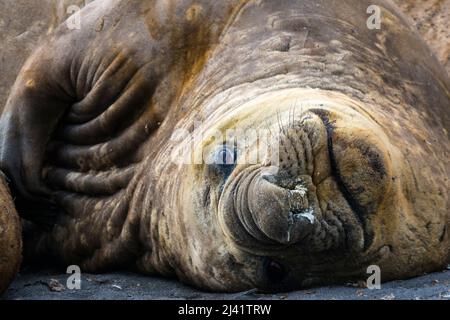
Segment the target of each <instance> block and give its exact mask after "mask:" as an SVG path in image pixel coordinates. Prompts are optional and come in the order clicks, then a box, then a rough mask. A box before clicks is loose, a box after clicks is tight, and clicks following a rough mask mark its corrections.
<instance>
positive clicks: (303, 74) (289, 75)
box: [0, 0, 450, 291]
mask: <svg viewBox="0 0 450 320" xmlns="http://www.w3.org/2000/svg"><path fill="white" fill-rule="evenodd" d="M372 4H377V5H380V6H381V7H383V11H382V14H383V24H382V28H381V30H369V29H368V28H367V27H366V20H367V17H368V15H367V14H366V9H367V7H368V6H369V5H372ZM449 88H450V82H449V79H448V76H447V74H445V72H444V71H443V69H442V67H441V66H440V65H439V63H438V62H437V60H436V58H435V57H434V56H433V55H432V54H431V53H430V51H429V49H428V48H427V47H426V45H425V44H424V42H423V41H422V40H421V39H420V38H419V36H418V34H417V33H415V32H414V31H412V30H411V28H410V27H409V26H408V25H407V23H406V20H405V19H404V17H403V16H402V15H401V14H400V13H398V11H397V10H396V9H395V8H394V7H393V6H392V5H391V3H390V2H387V1H383V0H378V1H374V0H370V1H368V0H367V1H365V0H364V1H361V0H349V1H345V2H341V1H339V2H337V1H331V0H322V1H312V0H311V1H309V0H304V1H288V0H284V1H270V0H260V1H232V0H229V1H217V2H216V1H206V0H204V1H196V2H195V3H194V2H192V1H190V0H185V1H175V0H174V1H163V0H160V1H140V2H133V1H123V0H121V1H119V0H115V1H114V0H104V1H96V2H94V3H92V4H90V5H88V6H87V7H86V8H85V9H83V11H82V29H81V30H68V29H67V27H66V26H65V25H62V26H61V27H60V29H59V30H58V31H57V32H56V33H54V35H53V36H51V37H50V38H49V39H48V42H47V43H45V44H44V45H43V46H42V47H41V48H40V49H39V50H37V51H36V53H35V54H34V55H33V56H32V57H30V59H29V60H28V62H27V63H26V64H25V66H24V67H23V69H22V71H21V73H20V75H19V77H18V79H17V81H16V84H15V86H14V87H13V89H12V94H11V96H10V98H9V100H8V103H7V105H6V107H5V110H4V113H3V114H2V117H1V121H0V130H1V144H0V145H1V150H0V151H1V157H0V168H1V169H2V171H3V172H4V173H5V174H6V175H7V176H8V178H9V179H10V180H11V187H12V189H13V195H14V197H15V199H16V207H17V210H18V212H19V214H20V215H21V216H22V217H24V218H26V219H29V220H31V221H33V222H35V223H36V225H37V227H36V228H35V230H34V231H33V232H30V233H26V234H25V244H24V246H25V254H26V256H27V257H28V258H29V259H33V257H38V258H39V259H43V257H44V256H48V257H52V258H56V259H58V260H59V261H62V262H63V263H66V264H78V265H80V266H81V268H82V270H83V271H85V272H88V271H90V272H100V271H104V270H108V269H111V268H131V269H137V270H139V271H141V272H143V273H148V274H155V273H157V274H162V275H167V276H172V275H177V276H178V277H179V278H180V279H181V280H182V281H184V282H187V283H189V284H192V285H195V286H197V287H200V288H203V289H208V290H215V291H238V290H245V289H250V288H254V287H257V288H260V289H264V290H291V289H297V288H301V287H304V286H310V285H317V284H324V283H342V282H346V281H350V280H359V279H365V278H366V277H367V274H366V270H367V267H368V266H369V265H373V264H376V265H378V266H380V268H381V271H382V279H383V280H384V281H386V280H390V279H396V278H406V277H411V276H415V275H419V274H421V273H424V272H430V271H433V270H439V269H442V268H444V266H445V265H446V264H447V263H448V261H449V251H450V250H449V249H450V237H449V235H448V230H447V229H448V226H449V224H450V221H449V220H450V216H449V210H448V206H449V198H448V172H449V162H448V153H449V136H448V131H447V130H448V128H449V116H450V114H449V106H450V95H449ZM198 122H201V123H202V125H201V126H198V125H197V123H198ZM234 128H244V129H246V130H247V129H251V130H256V131H258V130H267V131H269V132H270V133H271V135H272V136H273V138H274V139H275V140H276V141H278V142H279V148H278V153H277V154H276V157H273V155H272V154H266V155H265V156H264V157H262V158H261V159H260V161H257V162H255V163H247V162H244V161H239V160H240V159H242V157H246V156H251V155H254V154H256V153H257V150H256V146H257V145H258V144H257V143H250V144H248V145H247V147H246V148H244V150H243V151H241V150H237V147H236V146H235V145H234V144H231V145H230V144H224V143H225V141H223V140H222V139H221V138H218V137H217V135H216V134H215V133H217V132H221V133H225V132H226V131H227V130H229V129H234ZM180 132H185V133H189V135H187V134H184V135H179V134H178V135H177V138H176V139H175V138H174V133H180ZM238 151H239V152H238ZM195 154H197V155H198V154H203V155H204V159H203V161H200V162H198V161H196V160H197V159H196V157H195ZM230 154H231V155H232V156H231V158H232V161H231V162H229V163H227V164H220V163H218V162H217V161H206V160H207V159H217V158H219V159H221V158H223V157H224V158H227V159H228V155H230ZM174 155H177V156H175V157H174ZM224 155H225V156H224ZM179 159H183V161H184V160H186V159H188V160H189V159H191V160H194V161H191V162H192V164H185V163H179V162H177V161H176V160H179ZM172 160H175V161H172ZM227 161H228V160H227Z"/></svg>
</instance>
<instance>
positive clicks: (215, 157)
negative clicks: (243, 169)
mask: <svg viewBox="0 0 450 320" xmlns="http://www.w3.org/2000/svg"><path fill="white" fill-rule="evenodd" d="M236 150H237V149H236V147H229V146H227V145H225V144H224V145H221V146H220V147H218V148H217V149H216V150H215V151H214V153H212V157H211V158H210V159H211V160H212V161H211V162H210V163H209V165H210V168H211V169H212V170H213V172H214V173H216V174H219V175H220V176H221V178H226V177H228V176H229V175H230V174H231V172H232V171H233V169H234V167H235V166H236V163H237V160H236V159H237V151H236Z"/></svg>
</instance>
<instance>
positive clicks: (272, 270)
mask: <svg viewBox="0 0 450 320" xmlns="http://www.w3.org/2000/svg"><path fill="white" fill-rule="evenodd" d="M264 272H265V274H266V276H267V278H268V279H269V281H271V282H273V283H276V282H280V281H282V280H283V279H284V278H285V277H286V270H285V269H284V267H283V266H282V265H281V264H280V263H279V262H276V261H274V260H272V259H267V260H266V261H265V265H264Z"/></svg>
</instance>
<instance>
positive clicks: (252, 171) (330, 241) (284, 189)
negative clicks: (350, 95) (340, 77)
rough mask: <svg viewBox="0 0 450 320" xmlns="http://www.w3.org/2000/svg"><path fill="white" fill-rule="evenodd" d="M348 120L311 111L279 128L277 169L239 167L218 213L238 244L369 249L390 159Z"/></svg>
mask: <svg viewBox="0 0 450 320" xmlns="http://www.w3.org/2000/svg"><path fill="white" fill-rule="evenodd" d="M342 123H343V120H341V119H339V117H338V115H334V114H333V113H331V112H330V111H326V110H322V109H315V110H309V111H308V112H307V114H305V115H304V116H303V117H302V119H301V120H299V121H298V122H296V123H294V124H291V126H289V127H288V128H283V129H282V130H281V133H280V137H281V138H280V152H279V163H278V164H277V166H273V165H255V166H247V167H242V168H239V166H238V167H237V168H236V170H235V172H233V174H232V175H230V177H229V179H228V182H227V183H226V184H225V186H224V189H223V192H222V195H221V200H220V203H219V212H220V214H219V217H220V219H221V220H222V223H221V224H222V227H223V229H224V231H225V233H226V234H227V235H228V236H230V237H231V238H232V239H233V241H234V242H235V243H236V245H237V246H239V247H240V248H243V249H244V250H247V251H251V252H252V253H255V252H256V253H257V254H267V252H272V253H273V252H280V250H281V251H283V250H289V249H290V248H292V247H296V248H297V249H298V248H301V249H302V250H304V251H306V252H315V253H317V252H324V251H327V250H330V249H336V248H337V247H344V248H347V249H348V248H350V249H351V250H364V249H367V248H368V247H370V245H371V244H372V241H373V235H372V230H371V226H370V223H369V220H370V219H369V216H370V215H371V214H373V213H375V212H376V211H377V208H378V205H379V203H380V202H381V200H382V195H383V194H384V193H385V192H386V190H387V186H386V181H387V180H388V179H387V171H388V170H387V165H386V159H385V158H386V157H385V156H384V155H383V152H382V151H381V150H380V147H379V143H374V142H373V141H374V138H373V137H374V136H375V135H374V134H373V133H371V132H370V130H369V129H367V130H362V131H361V130H359V129H358V130H357V129H355V127H352V126H342ZM274 167H275V169H274Z"/></svg>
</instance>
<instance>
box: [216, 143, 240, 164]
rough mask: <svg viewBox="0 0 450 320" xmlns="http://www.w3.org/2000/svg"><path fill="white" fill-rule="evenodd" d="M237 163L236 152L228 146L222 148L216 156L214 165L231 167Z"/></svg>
mask: <svg viewBox="0 0 450 320" xmlns="http://www.w3.org/2000/svg"><path fill="white" fill-rule="evenodd" d="M235 161H236V152H235V150H234V148H233V149H230V148H229V147H227V146H225V145H224V146H222V147H221V148H220V149H219V150H218V151H217V152H216V155H215V158H214V164H216V165H225V166H231V165H234V164H235Z"/></svg>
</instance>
